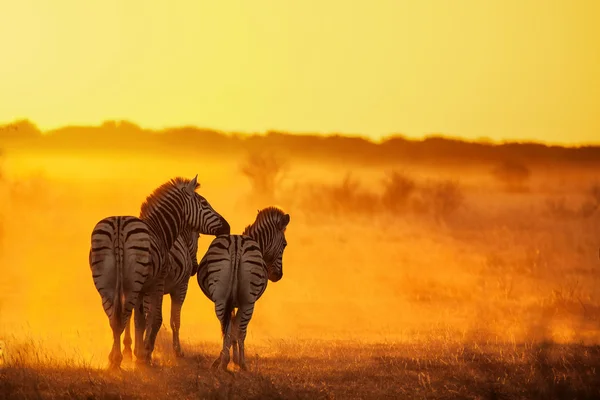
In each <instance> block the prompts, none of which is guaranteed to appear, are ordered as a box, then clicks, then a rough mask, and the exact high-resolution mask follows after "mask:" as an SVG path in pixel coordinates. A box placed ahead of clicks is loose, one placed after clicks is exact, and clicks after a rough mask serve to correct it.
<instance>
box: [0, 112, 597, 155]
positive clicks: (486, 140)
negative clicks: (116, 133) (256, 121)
mask: <svg viewBox="0 0 600 400" xmlns="http://www.w3.org/2000/svg"><path fill="white" fill-rule="evenodd" d="M111 122H114V123H116V124H117V126H119V125H120V124H122V123H126V124H130V125H133V126H135V127H137V128H139V129H140V130H142V131H149V132H166V131H169V130H177V129H196V130H205V131H212V132H215V133H219V134H222V135H225V136H233V135H240V134H241V135H245V136H253V135H258V136H266V135H268V134H271V133H278V134H284V135H293V136H313V137H346V138H360V139H363V140H366V141H368V142H371V143H374V144H382V143H385V142H387V141H389V140H391V139H404V140H408V141H420V142H423V141H425V140H428V139H429V140H430V139H443V140H448V141H458V142H463V143H471V144H482V145H493V146H501V145H507V144H521V145H527V144H530V145H531V144H533V145H542V146H547V147H564V148H581V147H600V140H599V141H598V142H595V143H594V142H573V143H569V142H556V141H542V140H539V139H537V140H534V139H492V138H490V137H487V136H484V135H482V136H480V137H478V138H475V139H473V138H464V137H460V136H459V135H452V134H449V133H442V132H429V133H423V134H422V135H420V136H415V135H410V134H407V133H401V132H394V133H388V134H385V135H380V137H379V138H372V137H369V135H367V134H363V133H349V132H335V131H332V132H308V131H293V130H282V129H273V128H269V129H266V130H264V131H262V132H257V131H243V130H226V129H219V128H209V127H205V126H200V125H195V124H185V123H184V124H181V125H171V126H162V127H160V128H158V127H145V126H142V125H140V124H139V123H137V122H134V121H132V120H128V119H116V118H115V119H105V120H103V121H102V122H100V123H98V124H78V123H72V124H67V125H61V126H58V127H54V128H45V129H42V128H40V126H39V125H38V124H36V123H35V122H34V121H32V120H31V119H29V118H23V117H22V118H15V119H13V120H12V121H10V122H0V130H3V129H5V128H6V127H9V126H11V125H17V124H19V123H29V124H31V125H33V126H34V127H35V128H36V129H37V130H38V131H39V132H40V133H41V134H42V135H48V134H52V133H53V132H56V131H59V130H61V129H65V128H102V127H103V126H104V125H106V124H107V123H111Z"/></svg>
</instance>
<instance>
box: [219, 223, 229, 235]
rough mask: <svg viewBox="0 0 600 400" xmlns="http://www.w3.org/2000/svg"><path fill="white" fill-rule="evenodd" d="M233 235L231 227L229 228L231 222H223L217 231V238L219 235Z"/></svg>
mask: <svg viewBox="0 0 600 400" xmlns="http://www.w3.org/2000/svg"><path fill="white" fill-rule="evenodd" d="M230 233H231V227H230V226H229V222H227V221H225V220H223V222H222V223H221V227H220V228H219V230H218V231H217V236H219V235H229V234H230Z"/></svg>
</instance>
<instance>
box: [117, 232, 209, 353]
mask: <svg viewBox="0 0 600 400" xmlns="http://www.w3.org/2000/svg"><path fill="white" fill-rule="evenodd" d="M199 236H200V234H199V233H198V232H194V231H192V230H191V229H189V228H188V227H187V226H186V227H184V229H183V231H182V232H181V233H180V235H179V236H177V239H176V240H175V243H174V244H173V247H171V251H170V252H169V259H168V263H167V277H166V278H165V288H164V295H165V296H166V295H170V296H171V330H172V331H173V350H174V351H175V355H176V356H177V357H183V355H184V353H183V351H182V350H181V342H180V341H179V328H180V326H181V308H182V307H183V302H184V301H185V296H186V294H187V290H188V283H189V281H190V277H192V276H194V275H195V274H196V272H197V271H198V260H197V258H196V254H197V252H198V238H199ZM130 323H131V318H129V319H128V320H127V325H126V326H125V338H124V340H123V344H124V345H125V349H124V351H123V352H124V353H125V354H126V356H131V343H132V341H131V328H130Z"/></svg>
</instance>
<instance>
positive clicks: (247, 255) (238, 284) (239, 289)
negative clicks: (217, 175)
mask: <svg viewBox="0 0 600 400" xmlns="http://www.w3.org/2000/svg"><path fill="white" fill-rule="evenodd" d="M289 222H290V216H289V214H285V213H284V212H283V211H282V210H280V209H278V208H275V207H268V208H265V209H263V210H261V211H259V212H258V215H257V217H256V220H255V221H254V223H253V224H252V225H249V226H248V227H246V229H245V230H244V233H243V234H242V235H227V236H218V237H216V238H215V239H214V240H213V241H212V243H211V244H210V246H209V248H208V250H207V252H206V254H205V255H204V257H203V258H202V260H201V261H200V265H199V267H198V276H197V278H198V285H199V286H200V289H202V292H203V293H204V294H205V295H206V297H208V298H209V299H211V300H212V301H213V302H214V303H215V313H216V314H217V318H219V321H220V322H221V333H222V334H223V349H222V351H221V354H220V356H219V357H218V358H217V359H216V360H215V362H214V363H213V368H216V367H218V366H219V364H220V365H221V368H223V369H224V370H227V365H228V363H229V359H230V357H229V348H230V347H231V345H233V361H234V363H236V364H238V365H239V366H240V368H241V369H243V370H245V369H246V361H245V354H244V340H245V338H246V331H247V327H248V323H249V322H250V319H251V318H252V313H253V311H254V303H255V302H256V301H257V300H258V299H259V298H260V297H261V296H262V294H263V293H264V291H265V289H266V288H267V282H268V281H269V280H271V281H272V282H277V281H278V280H280V279H281V278H282V277H283V264H282V258H283V251H284V249H285V247H286V246H287V241H286V239H285V230H286V227H287V225H288V224H289ZM235 309H237V311H236V310H235ZM238 346H239V353H238Z"/></svg>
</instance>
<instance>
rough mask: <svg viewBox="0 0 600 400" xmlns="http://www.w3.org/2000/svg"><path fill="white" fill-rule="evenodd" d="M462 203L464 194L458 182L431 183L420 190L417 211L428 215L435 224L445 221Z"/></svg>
mask: <svg viewBox="0 0 600 400" xmlns="http://www.w3.org/2000/svg"><path fill="white" fill-rule="evenodd" d="M463 203H464V194H463V191H462V188H461V187H460V185H459V184H458V182H455V181H451V180H446V181H438V182H431V183H429V184H428V185H426V186H424V187H423V189H422V190H421V198H420V202H419V203H417V205H418V206H417V207H418V211H420V212H428V213H430V214H431V215H432V216H433V217H434V218H435V220H436V221H437V222H441V221H445V220H447V219H448V218H449V217H450V216H451V215H452V214H454V213H455V212H456V210H458V209H459V208H460V207H461V206H462V205H463Z"/></svg>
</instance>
